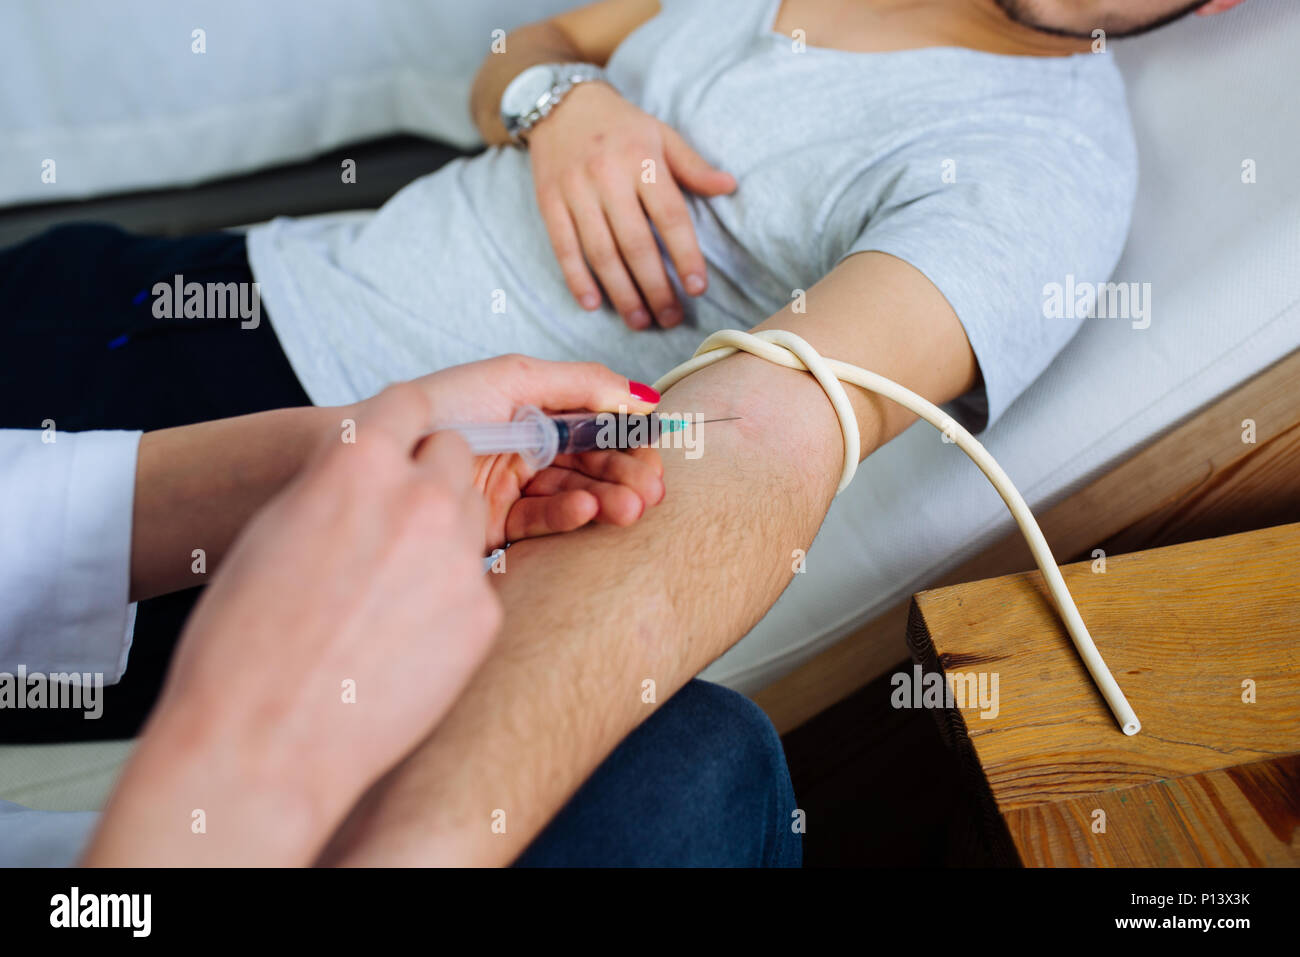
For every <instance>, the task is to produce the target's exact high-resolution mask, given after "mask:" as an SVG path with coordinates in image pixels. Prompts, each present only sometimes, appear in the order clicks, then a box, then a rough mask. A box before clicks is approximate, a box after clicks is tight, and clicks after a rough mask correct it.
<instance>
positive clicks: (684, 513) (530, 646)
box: [324, 253, 977, 864]
mask: <svg viewBox="0 0 1300 957" xmlns="http://www.w3.org/2000/svg"><path fill="white" fill-rule="evenodd" d="M763 325H764V326H767V327H775V328H783V329H786V330H789V331H791V332H794V333H797V334H799V335H802V336H803V337H804V338H806V339H808V340H809V341H810V342H811V343H812V344H813V345H814V346H815V347H817V348H818V349H819V350H820V351H822V352H823V354H825V355H827V356H830V357H833V358H837V359H842V360H844V361H847V362H852V363H855V364H859V365H863V366H867V367H869V368H871V369H872V370H874V371H876V372H879V373H880V374H882V375H884V376H887V377H889V378H891V379H894V380H895V381H898V382H901V383H903V384H904V385H907V386H909V387H910V388H912V389H914V390H915V391H917V392H919V393H920V394H922V395H924V396H925V397H926V398H928V399H930V400H931V401H933V402H936V403H942V402H946V401H948V400H950V399H952V398H954V397H955V396H957V395H960V394H962V393H964V392H966V391H967V390H968V389H970V388H971V386H972V385H973V384H974V382H975V378H976V373H977V367H976V363H975V358H974V355H973V353H972V351H971V348H970V344H969V343H968V342H967V340H966V336H965V333H964V331H963V330H962V327H961V324H960V323H959V322H958V321H957V318H956V316H955V314H954V313H953V312H952V309H951V307H950V306H949V305H948V303H947V301H946V300H945V299H944V297H943V296H942V295H941V294H940V293H939V291H938V290H937V289H936V288H935V287H934V286H933V285H932V284H930V282H929V281H928V280H927V279H926V278H925V277H924V276H923V275H922V274H921V273H920V272H918V271H917V270H915V269H914V268H912V267H911V266H909V265H907V264H906V263H903V262H902V261H900V260H898V259H895V258H894V257H891V256H888V255H886V254H883V253H862V254H859V255H856V256H853V257H850V258H849V259H848V260H846V261H845V262H844V263H842V264H841V265H840V266H839V267H837V268H836V270H835V271H834V272H833V273H832V275H831V276H829V277H827V278H826V279H824V280H823V281H822V282H820V283H818V284H817V285H815V286H814V287H813V288H812V289H810V290H809V291H808V297H807V303H806V309H804V310H802V311H800V312H798V313H796V312H795V311H794V310H793V309H791V308H788V307H787V308H786V309H784V310H782V312H780V313H778V314H777V315H776V316H774V317H772V319H770V320H769V321H768V322H766V323H764V324H763ZM849 398H850V401H851V403H852V405H853V408H854V412H855V413H856V415H857V420H858V431H859V435H860V439H861V452H862V454H863V455H867V454H869V453H870V452H871V451H873V450H874V449H876V448H878V447H879V446H880V445H881V444H883V443H884V442H886V441H888V440H889V439H890V438H892V437H893V436H895V435H897V434H898V433H899V432H901V431H902V430H903V429H905V428H906V427H907V426H908V425H909V424H910V423H911V421H912V416H911V415H910V413H907V412H906V410H904V409H902V408H901V407H900V406H895V405H893V404H892V403H888V402H887V401H886V400H884V399H881V398H880V397H879V396H875V395H873V394H871V393H868V392H866V391H865V390H862V389H858V388H855V387H851V388H850V389H849ZM660 408H661V409H662V410H663V411H665V412H668V413H685V412H697V413H703V414H704V416H705V417H706V418H715V417H728V416H733V415H734V416H740V417H741V418H739V419H738V420H736V421H733V422H727V423H725V424H723V423H719V424H717V425H713V426H705V427H704V438H705V441H704V443H703V454H702V456H701V457H699V458H698V459H694V460H691V459H685V458H684V457H683V456H682V454H681V453H680V452H676V451H666V452H665V453H664V484H665V487H666V488H667V490H668V494H667V497H666V498H665V499H664V501H663V503H661V504H660V505H659V506H658V507H657V508H656V509H655V510H654V512H653V513H652V514H650V515H647V516H645V517H644V518H643V519H642V520H641V521H640V522H639V523H638V524H637V525H636V526H635V527H632V528H626V529H616V528H609V527H601V528H591V529H585V530H583V531H582V532H577V533H573V534H570V535H564V536H559V537H556V538H550V539H543V540H539V541H536V542H526V543H522V544H520V545H518V546H516V547H515V548H512V549H511V550H510V551H509V552H507V554H506V560H507V564H508V567H507V571H506V573H505V574H504V575H502V576H500V578H499V579H498V582H499V585H500V589H501V593H502V599H503V603H504V605H505V608H506V620H505V627H504V629H503V633H502V636H501V639H500V641H499V643H498V645H497V649H496V651H495V653H494V654H493V655H492V656H491V657H490V658H489V659H488V661H487V662H486V663H485V664H484V665H483V666H482V668H481V669H480V670H479V672H478V673H477V674H476V675H475V677H474V679H473V681H472V682H471V683H470V686H469V688H468V689H467V691H466V692H465V694H464V695H463V697H462V698H461V699H460V700H459V701H458V702H457V704H456V706H455V707H454V708H453V709H452V711H451V712H450V713H449V715H448V716H447V717H446V718H445V719H444V721H443V723H442V724H441V725H439V727H438V728H437V730H436V731H435V732H434V733H433V735H432V736H431V737H430V738H429V740H428V741H426V742H425V744H424V745H423V746H422V748H421V749H420V750H419V751H417V752H415V753H414V754H413V755H412V756H411V757H409V758H408V759H407V761H406V762H405V763H404V764H403V765H402V766H401V767H399V768H398V769H396V770H395V771H394V772H392V773H391V774H390V775H389V776H388V777H387V778H386V779H385V780H384V781H382V782H380V785H378V786H377V787H376V788H374V789H372V791H371V793H370V794H369V795H368V796H367V798H366V799H365V800H364V801H363V802H362V804H361V805H360V806H359V807H358V808H357V809H355V810H354V813H353V815H352V817H351V818H350V820H349V822H348V824H347V825H346V826H345V828H344V829H343V831H342V832H340V834H339V835H337V836H336V839H335V841H334V843H333V845H332V846H331V848H330V849H329V850H328V852H327V854H326V856H325V858H324V860H325V862H327V863H328V862H339V861H343V862H354V863H402V864H431V863H439V862H444V863H466V862H474V863H507V862H509V861H511V860H513V859H514V858H515V857H516V856H517V855H518V854H519V852H520V851H522V850H523V849H524V848H525V847H526V846H527V844H528V843H529V841H530V840H531V839H532V838H533V836H535V835H536V833H537V832H538V831H539V830H540V829H541V828H542V827H543V826H544V825H545V824H546V823H547V821H549V819H550V818H551V816H552V815H554V814H555V813H556V812H557V811H559V810H560V808H561V807H562V806H563V804H564V801H565V800H566V799H567V798H568V797H569V796H570V795H571V794H572V793H573V791H575V790H576V789H577V788H578V787H579V786H580V785H581V783H582V781H583V780H585V779H586V778H587V776H588V775H590V773H591V772H592V771H593V770H594V769H595V768H596V766H597V765H598V764H599V763H600V761H601V760H603V759H604V758H605V756H606V755H608V754H609V752H610V751H611V750H613V748H614V747H615V746H616V745H617V744H618V742H619V741H621V740H622V739H623V737H624V736H626V734H627V733H628V732H629V731H631V730H632V729H633V728H634V727H635V726H636V725H637V724H638V723H639V722H641V721H643V720H644V719H645V718H646V717H647V716H648V715H649V714H650V713H651V712H652V711H653V709H654V706H655V704H657V703H659V702H663V701H665V700H667V699H668V698H669V697H670V696H671V695H672V693H673V692H674V691H676V690H677V689H678V688H679V687H681V685H683V684H684V683H685V682H686V681H687V680H688V679H689V678H691V677H693V676H694V675H695V674H696V673H697V672H698V671H699V670H700V669H701V668H703V667H704V666H705V665H706V664H708V663H709V662H711V661H712V660H714V659H715V658H717V657H718V656H719V655H720V654H721V653H722V652H723V651H725V650H726V649H727V648H728V647H729V646H730V645H731V644H732V643H734V642H735V641H737V640H738V639H740V638H741V637H743V636H744V634H745V633H746V632H747V631H748V630H749V629H750V628H751V627H752V626H753V625H754V624H755V623H756V622H757V621H758V620H759V619H760V618H761V617H762V616H763V615H764V614H765V613H766V612H767V610H768V608H769V607H770V606H771V605H772V603H773V602H774V601H775V600H776V599H777V597H778V596H779V595H780V593H781V591H782V590H783V589H784V588H785V586H786V585H787V584H788V583H789V581H790V578H791V576H792V574H793V567H794V566H793V562H794V560H795V557H796V556H795V550H796V549H806V548H807V547H808V545H809V543H810V542H811V541H812V540H813V538H814V536H815V535H816V533H817V530H818V528H819V527H820V525H821V522H822V519H823V518H824V517H825V514H826V510H827V508H828V507H829V505H830V501H831V499H832V497H833V495H834V490H835V486H836V483H837V480H838V477H839V475H840V469H841V466H842V463H843V455H844V445H843V440H842V438H841V436H840V427H839V424H838V421H837V419H836V417H835V414H834V412H833V411H832V409H831V405H830V403H829V402H827V401H826V397H825V394H824V393H823V392H822V389H821V386H819V385H818V384H817V383H816V381H815V380H814V379H813V378H812V377H811V376H810V375H808V374H807V373H805V372H795V371H792V370H789V369H785V368H783V367H780V366H777V365H774V364H771V363H767V362H764V361H763V360H761V359H757V358H754V357H752V356H748V355H736V356H732V357H731V358H728V359H725V360H723V361H722V362H719V363H717V364H715V365H713V366H710V367H708V368H706V369H703V370H701V371H699V372H697V373H695V374H694V375H691V376H689V377H688V378H686V379H684V380H683V381H682V382H680V383H679V384H678V385H677V386H675V387H674V388H673V389H671V390H669V391H668V393H667V394H666V395H665V396H664V401H663V403H662V404H661V406H660ZM646 679H650V680H652V681H654V683H655V703H654V704H649V703H645V702H644V701H643V698H642V693H643V684H642V683H643V682H644V681H645V680H646ZM498 812H501V813H503V814H504V818H502V817H501V815H500V814H499V813H498ZM494 825H497V828H496V829H494ZM500 825H504V828H505V829H504V831H501V830H500Z"/></svg>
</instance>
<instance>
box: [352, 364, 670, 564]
mask: <svg viewBox="0 0 1300 957" xmlns="http://www.w3.org/2000/svg"><path fill="white" fill-rule="evenodd" d="M414 385H416V386H418V387H420V388H421V389H423V390H424V391H425V392H426V393H427V394H428V395H429V398H430V401H431V404H432V408H433V415H434V422H433V423H432V424H431V426H430V429H431V430H432V429H436V428H437V427H438V425H439V424H440V423H441V424H450V423H453V422H507V421H509V420H510V418H511V417H512V416H513V415H514V414H515V411H516V410H517V409H518V408H519V407H520V406H521V405H535V406H537V407H538V408H540V409H543V410H545V411H548V412H577V411H591V412H618V411H620V408H621V409H622V411H625V412H636V413H645V412H650V411H652V410H653V409H654V407H655V405H657V404H658V402H659V393H658V392H656V391H655V390H654V389H652V388H651V387H650V386H648V385H645V384H644V383H641V382H629V381H628V380H627V378H626V377H625V376H621V375H619V374H618V373H616V372H612V371H610V370H609V369H607V368H605V366H603V365H600V364H599V363H596V362H548V361H545V360H543V359H533V358H531V357H529V356H520V355H508V356H499V357H497V358H495V359H486V360H484V361H482V362H472V363H469V364H467V365H461V366H453V367H452V368H450V369H444V370H442V371H441V372H435V373H433V374H432V375H428V376H425V377H423V378H421V379H416V380H415V382H414ZM363 404H364V403H363ZM474 481H475V484H476V485H477V486H478V488H479V490H480V491H481V492H482V494H483V498H484V500H485V501H486V502H487V507H488V513H487V525H486V528H485V532H484V545H485V546H486V547H487V548H488V549H492V548H496V547H498V546H499V545H502V544H504V543H505V542H508V541H511V542H513V541H518V540H519V539H522V538H534V537H537V536H540V535H551V534H555V533H557V532H567V531H572V530H573V529H576V528H580V527H581V526H583V525H586V524H587V523H588V522H593V521H594V522H600V523H604V524H611V525H631V524H633V523H634V522H636V520H637V519H639V518H640V517H641V516H642V515H643V514H644V513H645V510H646V508H647V507H648V506H653V505H658V504H659V502H660V501H661V500H662V499H663V497H664V483H663V463H662V462H661V461H660V458H659V452H658V450H657V449H653V448H644V449H630V450H626V451H623V450H618V449H609V450H601V451H596V452H586V453H583V454H581V455H561V456H557V457H556V459H555V461H554V462H553V463H552V464H551V465H550V466H549V467H548V468H545V469H543V470H542V471H540V472H537V473H534V472H533V471H532V470H531V469H529V468H528V467H527V466H526V465H525V464H524V462H523V460H522V459H520V457H519V456H518V455H482V456H478V457H477V458H476V459H475V460H474Z"/></svg>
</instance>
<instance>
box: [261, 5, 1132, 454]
mask: <svg viewBox="0 0 1300 957" xmlns="http://www.w3.org/2000/svg"><path fill="white" fill-rule="evenodd" d="M778 6H779V3H778V0H709V2H707V3H702V2H697V0H663V2H662V12H661V13H660V14H659V15H658V16H657V17H655V18H654V19H652V20H650V21H649V22H647V23H645V24H644V25H642V26H641V27H640V28H639V29H637V30H636V31H635V32H633V33H632V34H631V35H630V36H628V37H627V39H626V40H625V41H624V42H623V43H622V44H621V45H620V46H619V48H618V49H617V50H616V51H615V52H614V55H613V56H612V58H611V59H610V62H609V64H608V72H609V74H610V76H611V78H612V80H613V82H614V83H615V85H616V86H617V87H618V89H619V90H620V91H621V92H622V94H623V95H624V96H625V97H627V98H628V99H629V100H630V101H631V102H633V103H635V104H637V105H638V106H639V107H641V108H642V109H644V110H646V111H647V112H648V113H651V114H653V115H654V116H656V117H658V118H659V119H661V120H663V121H664V122H665V123H668V124H669V125H671V126H672V127H673V128H675V129H676V130H678V131H679V132H680V133H681V134H682V135H683V136H684V137H685V139H686V140H687V142H689V143H690V144H691V145H692V146H693V147H694V148H695V149H697V150H698V151H699V152H700V153H701V154H702V155H703V156H704V157H705V158H706V159H707V160H709V161H710V162H711V163H713V164H714V165H715V166H717V167H719V168H720V169H723V170H726V171H728V172H730V173H732V174H733V175H734V176H735V177H736V179H737V181H738V184H739V185H738V188H737V190H736V191H735V192H734V193H733V194H731V195H728V196H721V197H716V198H711V199H704V198H700V197H698V196H693V195H690V194H688V195H687V202H688V205H689V208H690V210H691V215H692V218H693V220H694V223H695V227H696V231H697V234H698V237H699V242H700V247H701V250H702V252H703V253H704V257H705V259H706V261H707V263H708V268H709V289H708V292H707V293H706V294H705V295H704V296H703V297H700V298H695V299H692V298H691V297H688V296H683V297H682V303H683V306H684V307H685V311H686V321H685V322H684V323H683V324H682V325H681V326H679V327H677V328H674V329H671V330H663V329H658V328H655V329H652V330H648V331H644V332H633V331H631V330H629V329H627V328H626V327H625V326H624V325H623V322H622V319H621V318H620V317H619V316H618V315H617V314H616V313H615V312H613V311H612V310H610V309H608V308H604V309H602V310H601V311H599V312H595V313H588V312H585V311H583V310H582V309H581V308H580V307H579V306H578V305H577V303H575V302H574V301H573V298H572V296H571V295H570V293H569V292H568V289H567V288H566V287H565V284H564V281H563V277H562V275H561V272H560V268H559V266H558V264H557V263H556V261H555V256H554V254H553V252H552V251H551V247H550V243H549V241H548V239H547V235H546V230H545V227H544V225H543V223H542V220H541V217H540V215H539V213H538V210H537V202H536V199H535V196H534V193H533V183H532V176H531V171H530V167H529V159H528V154H527V153H526V152H524V151H521V150H519V149H516V148H513V147H506V148H497V149H492V150H489V151H487V152H486V153H484V154H482V155H480V156H477V157H474V158H471V159H463V160H458V161H455V162H453V163H450V164H449V165H447V166H446V167H444V168H443V169H441V170H439V171H438V172H436V173H433V174H431V175H429V176H425V177H422V178H421V179H419V180H416V181H415V182H413V183H411V184H410V185H409V186H407V187H406V188H405V189H403V190H402V191H401V192H399V193H398V194H397V195H396V196H394V197H393V198H392V199H391V200H389V201H388V202H387V203H386V204H385V205H384V206H383V208H382V209H380V210H379V211H377V212H375V213H361V214H350V215H342V216H331V217H325V218H316V219H311V220H287V219H278V220H275V221H274V222H272V223H270V224H267V225H265V226H261V227H258V228H255V229H254V230H252V231H251V233H250V235H249V256H250V260H251V263H252V268H253V272H254V275H255V277H256V279H257V280H258V281H259V282H260V283H261V287H262V295H263V299H264V302H265V304H266V307H267V310H268V315H269V316H270V319H271V323H272V325H273V326H274V328H275V330H276V333H277V334H278V335H279V337H280V340H281V342H282V344H283V346H284V349H285V351H286V353H287V354H288V357H289V361H290V362H291V364H292V365H293V368H294V370H295V372H296V373H297V375H298V377H299V379H300V380H301V382H302V385H303V387H304V389H305V390H306V391H307V393H308V395H309V396H310V397H311V398H312V400H313V401H314V402H316V403H317V404H339V403H345V402H351V401H355V400H357V399H359V398H362V397H365V396H367V395H371V394H373V393H375V392H377V391H379V390H380V389H381V388H383V387H384V386H385V385H387V384H389V383H391V382H395V381H400V380H402V379H407V378H412V377H415V376H418V375H422V374H424V373H427V372H431V371H433V370H436V369H440V368H444V367H446V366H450V365H455V364H458V363H461V362H467V361H472V360H475V359H481V358H484V357H487V356H491V355H497V354H500V353H503V352H522V353H527V354H531V355H535V356H540V357H543V358H549V359H583V360H592V359H594V360H596V361H599V362H603V363H605V364H606V365H608V366H610V367H611V368H613V369H616V370H618V371H620V372H622V373H624V374H626V375H628V376H630V377H631V378H633V379H638V380H641V381H645V382H651V381H654V379H655V378H657V377H658V376H659V375H660V374H662V373H663V372H665V371H667V370H668V369H669V368H671V367H672V366H674V365H676V364H677V363H679V362H681V361H683V360H684V359H686V358H687V357H689V356H690V354H691V353H692V352H693V351H694V349H695V347H696V346H697V345H698V344H699V343H700V341H701V340H702V339H703V338H704V337H705V336H706V335H707V334H709V333H710V332H713V331H714V330H717V329H721V328H741V329H744V328H749V327H751V326H753V325H755V324H757V323H758V322H761V321H762V320H763V319H765V318H767V317H768V316H770V315H771V314H772V313H774V312H776V311H778V310H779V309H781V308H782V307H783V306H784V305H786V304H787V303H789V302H790V301H791V298H792V297H793V296H794V295H795V294H796V291H797V290H802V289H807V288H809V287H810V286H811V285H813V284H814V283H815V282H817V281H818V280H819V279H821V278H822V277H823V276H825V275H826V274H827V273H828V272H830V271H831V270H832V269H833V268H834V267H835V265H836V264H837V263H839V262H840V261H841V260H842V259H844V258H845V257H846V256H849V255H851V254H853V253H855V252H860V251H864V250H879V251H881V252H885V253H889V254H891V255H894V256H896V257H898V258H900V259H903V260H905V261H907V262H909V263H911V264H912V265H913V266H915V267H916V268H917V269H919V270H920V271H921V272H922V273H924V274H925V275H926V276H927V277H928V278H929V279H930V280H931V281H932V282H933V283H934V284H935V286H936V287H938V289H939V290H940V291H941V292H942V293H943V294H944V296H946V297H947V299H948V301H949V302H950V303H951V304H952V306H953V308H954V310H955V311H956V313H957V316H958V317H959V318H960V320H961V322H962V324H963V327H964V329H965V331H966V333H967V336H968V337H969V339H970V341H971V344H972V346H973V347H974V350H975V354H976V357H977V358H978V360H979V363H980V367H981V371H982V374H983V383H982V385H981V386H980V387H979V388H977V389H976V390H975V391H974V392H972V393H971V394H970V395H968V396H965V397H964V398H963V399H962V400H961V401H960V402H959V403H957V404H956V406H955V409H954V411H955V412H956V414H957V415H958V416H959V417H960V418H961V419H962V420H963V421H964V422H965V424H967V425H968V426H969V427H972V428H976V429H978V428H981V427H982V426H983V425H984V424H986V422H991V421H992V420H994V419H996V418H997V417H998V416H999V415H1001V414H1002V412H1003V411H1005V409H1006V408H1007V406H1008V405H1009V404H1010V403H1011V402H1012V401H1013V400H1014V399H1015V398H1016V396H1017V395H1019V394H1020V393H1021V392H1022V391H1023V390H1024V389H1025V387H1026V386H1027V385H1029V383H1030V382H1032V381H1033V380H1034V379H1035V378H1036V377H1037V376H1038V375H1039V373H1041V372H1042V370H1043V369H1044V368H1045V367H1046V366H1047V364H1048V363H1049V362H1050V361H1051V359H1052V357H1053V356H1054V355H1055V354H1056V353H1057V352H1058V351H1059V350H1060V349H1061V348H1062V346H1064V345H1065V343H1066V342H1068V341H1069V339H1070V337H1071V336H1073V335H1074V333H1075V332H1076V331H1077V329H1078V324H1079V322H1080V321H1081V320H1078V319H1060V318H1048V317H1047V315H1045V310H1044V287H1045V286H1047V285H1048V284H1051V283H1059V284H1065V283H1066V281H1067V276H1070V275H1073V276H1074V277H1075V279H1076V280H1077V281H1079V282H1085V281H1086V282H1100V281H1104V280H1105V279H1106V278H1107V277H1108V276H1109V274H1110V272H1111V270H1112V269H1113V268H1114V265H1115V262H1116V261H1117V260H1118V258H1119V254H1120V251H1121V249H1122V247H1123V244H1124V237H1125V234H1126V232H1127V230H1128V223H1129V216H1130V212H1131V209H1132V204H1133V197H1134V192H1135V188H1136V177H1137V172H1136V170H1137V161H1136V153H1135V148H1134V144H1133V135H1132V129H1131V125H1130V121H1129V116H1128V110H1127V105H1126V102H1125V98H1124V90H1123V84H1122V81H1121V78H1120V75H1119V72H1118V70H1117V69H1116V67H1115V65H1114V63H1113V61H1112V59H1111V57H1110V55H1109V54H1108V53H1100V54H1080V55H1075V56H1070V57H1056V58H1046V57H1009V56H1000V55H995V54H989V53H981V52H976V51H972V50H966V49H957V48H946V47H939V48H929V49H921V50H908V51H901V52H890V53H849V52H843V51H837V50H831V49H824V48H815V47H814V48H807V49H802V50H801V49H799V48H798V46H797V45H796V43H795V42H794V41H793V40H792V39H791V38H790V37H787V36H784V35H781V34H777V33H774V32H773V31H772V29H771V26H772V23H773V20H774V18H775V16H776V12H777V9H778ZM636 172H639V170H638V171H634V173H633V174H630V175H635V173H636ZM358 175H361V176H364V175H365V170H364V169H360V170H358ZM668 269H669V274H670V277H671V278H672V279H673V281H674V282H676V276H675V274H674V273H673V270H672V266H671V263H670V264H669V266H668ZM679 291H680V287H679Z"/></svg>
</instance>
